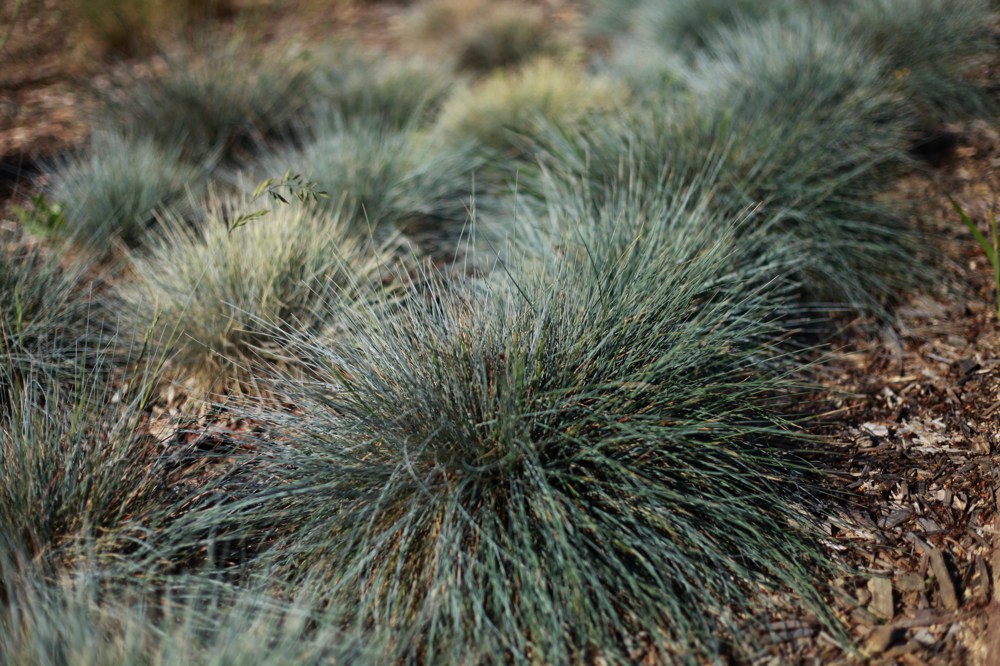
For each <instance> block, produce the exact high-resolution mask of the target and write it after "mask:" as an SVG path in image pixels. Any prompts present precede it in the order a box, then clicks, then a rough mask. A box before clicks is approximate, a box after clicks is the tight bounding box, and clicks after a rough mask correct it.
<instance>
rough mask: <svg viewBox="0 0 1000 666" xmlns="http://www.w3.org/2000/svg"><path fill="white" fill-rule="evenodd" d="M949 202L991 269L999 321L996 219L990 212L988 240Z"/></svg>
mask: <svg viewBox="0 0 1000 666" xmlns="http://www.w3.org/2000/svg"><path fill="white" fill-rule="evenodd" d="M949 199H950V200H951V205H952V207H953V208H954V209H955V212H956V213H958V216H959V217H960V218H961V219H962V222H964V223H965V226H967V227H968V228H969V231H971V232H972V235H973V236H974V237H975V239H976V242H977V243H979V247H981V248H982V249H983V252H984V253H985V254H986V258H987V259H988V260H989V262H990V266H992V267H993V286H994V290H995V293H996V303H997V318H998V319H1000V230H998V229H997V218H996V215H995V214H994V212H993V210H992V209H991V210H990V216H989V225H990V238H987V237H986V236H985V235H984V234H983V232H981V231H980V230H979V227H978V226H977V225H976V222H975V220H973V219H972V218H971V217H969V214H968V213H966V212H965V209H964V208H962V206H961V205H960V204H959V203H958V202H957V201H955V200H954V199H953V198H951V197H949Z"/></svg>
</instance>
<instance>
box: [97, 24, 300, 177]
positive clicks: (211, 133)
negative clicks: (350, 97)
mask: <svg viewBox="0 0 1000 666" xmlns="http://www.w3.org/2000/svg"><path fill="white" fill-rule="evenodd" d="M164 60H165V62H164V65H163V67H162V68H158V69H157V70H156V71H154V72H153V73H151V74H130V75H122V76H119V77H118V78H117V79H115V80H114V81H113V86H112V88H111V89H110V90H109V91H108V92H106V93H105V95H104V98H105V99H104V111H103V115H102V116H100V117H98V118H97V121H96V122H97V124H111V125H113V126H118V127H124V128H126V129H127V130H129V131H130V132H132V133H134V134H139V135H144V136H148V137H149V138H151V139H152V140H153V141H154V142H156V143H157V144H158V145H159V146H160V147H161V148H164V149H167V150H175V149H176V150H180V151H181V155H182V157H184V158H185V159H187V160H189V161H193V162H206V161H209V162H211V161H214V160H217V159H219V158H220V157H221V158H222V159H224V160H233V159H236V158H237V157H238V156H239V155H240V154H241V153H243V152H246V151H247V150H251V149H254V148H256V147H257V146H258V145H259V144H261V143H262V142H264V141H266V140H268V139H269V138H271V137H274V136H281V135H283V134H286V133H287V132H289V131H290V129H291V127H292V125H293V124H294V123H296V122H297V121H299V120H300V119H301V114H302V112H303V111H304V110H305V109H306V107H307V104H308V103H309V101H310V100H311V99H312V96H313V94H314V89H313V85H312V80H311V77H310V76H309V74H308V70H307V68H306V60H305V59H303V58H293V57H291V56H287V55H283V54H280V53H278V54H276V53H274V52H271V51H268V50H266V49H264V50H261V49H258V50H256V51H255V50H252V49H251V47H249V46H246V45H241V44H239V43H233V44H229V45H223V46H216V45H211V46H209V47H207V48H206V49H202V50H194V49H187V50H180V51H177V52H173V53H169V54H166V55H165V56H164Z"/></svg>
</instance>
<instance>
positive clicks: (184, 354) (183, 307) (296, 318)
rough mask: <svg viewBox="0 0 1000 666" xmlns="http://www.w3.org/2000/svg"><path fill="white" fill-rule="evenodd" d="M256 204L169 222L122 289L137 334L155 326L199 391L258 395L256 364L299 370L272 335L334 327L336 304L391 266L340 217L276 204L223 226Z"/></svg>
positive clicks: (226, 205)
mask: <svg viewBox="0 0 1000 666" xmlns="http://www.w3.org/2000/svg"><path fill="white" fill-rule="evenodd" d="M251 207H252V206H251V204H248V203H246V202H241V201H238V200H232V199H226V200H216V201H214V202H210V203H209V204H208V205H207V206H206V209H205V210H204V213H203V214H204V217H205V223H204V224H203V225H202V228H201V229H197V230H196V229H193V228H192V227H191V226H190V225H188V224H186V223H185V222H183V221H181V220H176V219H170V218H168V219H167V220H165V222H164V226H163V232H162V234H161V236H160V238H159V242H158V243H157V244H156V245H155V246H154V247H152V248H151V249H150V250H149V251H148V252H147V253H142V254H135V255H134V256H133V258H132V268H133V270H134V274H135V280H134V281H133V282H129V283H124V284H123V285H122V286H121V290H120V297H121V298H122V299H123V300H124V303H125V305H124V306H123V307H124V308H125V311H126V312H127V313H129V316H130V317H131V318H132V319H131V320H130V321H131V323H130V326H131V328H132V329H133V330H135V331H145V330H150V329H151V330H153V337H154V339H156V340H157V341H158V342H159V343H161V344H163V345H164V346H165V347H164V350H165V352H166V353H167V354H168V355H169V356H170V361H171V366H172V368H173V371H175V372H176V374H178V375H181V376H191V377H192V378H194V379H196V380H197V382H198V383H199V384H200V385H202V386H203V387H207V388H214V389H222V388H236V387H239V388H245V389H251V390H252V389H253V386H254V384H255V380H254V376H253V373H252V372H250V368H249V362H250V360H251V359H260V358H264V359H269V360H270V361H272V362H274V363H288V364H293V365H294V363H295V359H293V358H288V357H287V355H286V353H285V351H284V350H283V349H281V348H280V346H276V342H275V339H274V334H273V331H274V330H283V329H295V330H300V331H312V332H316V333H321V332H325V331H328V330H333V329H335V328H336V317H337V315H336V314H335V312H336V311H337V308H338V307H340V306H347V305H348V304H349V303H350V301H351V300H352V298H353V297H354V295H356V294H358V293H361V292H364V291H365V289H366V287H370V288H373V289H374V288H377V287H380V286H381V280H382V274H381V272H380V268H381V267H382V266H383V265H384V264H385V263H386V262H387V261H388V257H387V256H386V255H385V254H384V253H383V252H382V251H380V250H378V249H373V248H372V247H370V245H369V244H368V243H367V242H365V239H364V238H359V237H356V236H352V235H351V234H350V233H349V232H348V224H347V222H346V221H345V219H344V216H343V215H341V214H340V213H338V212H336V211H328V212H325V213H319V212H316V211H313V210H310V209H308V208H306V207H305V206H302V205H290V206H286V205H277V206H276V207H273V208H270V209H268V212H267V214H266V215H265V216H264V217H262V218H260V219H255V220H253V221H251V222H249V223H248V224H246V225H245V226H242V227H240V228H239V229H235V230H230V229H229V228H228V225H227V220H230V219H233V218H235V217H236V216H238V215H240V214H242V213H245V212H246V211H247V210H249V208H251Z"/></svg>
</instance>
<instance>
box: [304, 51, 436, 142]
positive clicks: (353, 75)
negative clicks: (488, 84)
mask: <svg viewBox="0 0 1000 666" xmlns="http://www.w3.org/2000/svg"><path fill="white" fill-rule="evenodd" d="M314 57H315V58H316V61H317V68H316V70H315V71H314V72H313V73H312V76H313V78H314V83H313V85H314V86H315V95H314V96H313V97H312V99H311V101H310V117H309V118H307V120H306V123H305V124H307V125H308V124H318V125H320V126H322V125H323V124H329V123H332V122H341V123H356V124H362V125H369V126H378V127H383V128H386V129H403V128H406V127H411V126H414V125H417V126H419V125H422V124H424V122H426V121H427V120H429V119H430V118H432V117H433V116H434V115H435V114H436V113H437V110H438V109H439V107H440V105H441V103H442V101H443V100H444V99H445V97H446V96H447V94H448V92H449V91H450V90H451V88H452V86H453V84H454V82H453V81H452V78H451V76H450V72H448V70H447V69H446V68H445V67H444V66H442V65H440V64H437V63H433V62H431V61H430V60H429V59H426V58H410V59H406V60H404V59H400V58H389V57H385V56H381V57H379V56H376V55H371V54H367V53H365V52H364V51H362V50H361V49H359V48H358V47H356V46H351V47H344V48H340V49H333V50H331V51H329V52H321V53H318V54H317V55H316V56H314Z"/></svg>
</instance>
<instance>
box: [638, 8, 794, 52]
mask: <svg viewBox="0 0 1000 666" xmlns="http://www.w3.org/2000/svg"><path fill="white" fill-rule="evenodd" d="M797 8H798V9H801V3H800V2H799V0H671V1H670V2H659V1H657V0H651V1H646V2H642V3H641V4H640V5H639V6H638V7H637V8H635V10H634V11H633V14H632V16H631V18H632V22H633V25H634V28H635V30H636V32H637V33H638V35H639V36H640V38H641V39H643V41H645V42H646V43H647V44H650V45H653V46H654V47H658V48H660V49H662V50H664V51H667V52H670V51H673V52H678V53H683V54H691V53H693V52H694V51H696V50H698V49H701V48H704V47H705V46H706V45H708V44H710V43H711V42H712V41H713V39H714V36H715V32H716V31H718V30H720V29H725V28H731V27H733V26H736V25H740V24H753V23H754V22H756V21H758V20H762V19H766V18H768V17H770V16H775V15H781V14H787V13H789V12H792V11H794V10H795V9H797Z"/></svg>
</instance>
